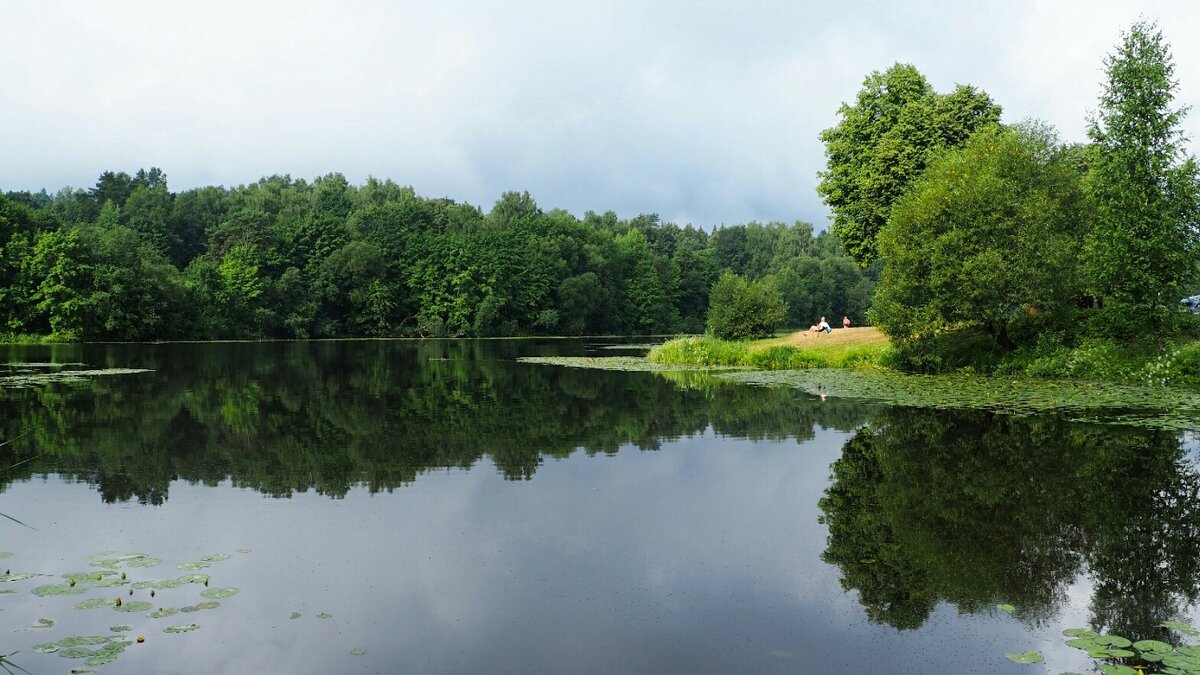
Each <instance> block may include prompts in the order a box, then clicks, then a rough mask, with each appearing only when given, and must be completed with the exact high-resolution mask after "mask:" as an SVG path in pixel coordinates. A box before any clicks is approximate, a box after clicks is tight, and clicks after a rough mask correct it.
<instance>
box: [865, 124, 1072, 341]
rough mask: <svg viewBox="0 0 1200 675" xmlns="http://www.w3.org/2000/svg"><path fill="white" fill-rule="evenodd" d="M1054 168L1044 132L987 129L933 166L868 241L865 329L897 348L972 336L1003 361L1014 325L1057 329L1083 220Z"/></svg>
mask: <svg viewBox="0 0 1200 675" xmlns="http://www.w3.org/2000/svg"><path fill="white" fill-rule="evenodd" d="M1059 157H1060V155H1059V154H1058V153H1057V152H1056V144H1055V139H1054V137H1053V135H1052V134H1051V133H1050V132H1049V131H1047V130H1046V129H1045V128H1042V127H1036V126H1025V127H1017V128H1006V127H998V126H992V127H989V128H987V129H984V130H981V131H979V132H978V133H977V134H975V135H974V136H972V137H971V139H970V140H969V141H968V142H967V144H966V146H965V147H963V148H962V149H959V150H952V151H948V152H946V153H945V154H943V155H942V156H940V157H939V158H938V159H937V160H935V161H934V162H933V163H932V164H931V165H930V167H929V169H928V171H927V172H926V173H925V175H924V176H923V177H922V178H921V179H920V180H919V181H917V183H915V184H914V185H913V188H912V190H911V191H910V192H909V193H908V194H906V195H905V196H904V197H903V198H902V199H900V200H899V201H898V202H897V203H896V205H895V207H894V209H893V211H892V218H891V220H890V221H889V223H888V225H887V226H886V227H885V228H884V229H883V231H882V232H881V233H880V236H879V249H880V252H881V255H882V256H883V259H884V261H885V263H884V270H883V276H882V278H881V279H880V285H879V288H878V290H877V292H876V296H875V304H874V305H873V307H872V310H871V311H872V313H871V316H872V318H873V320H874V321H875V322H876V323H877V324H878V325H879V326H880V327H881V328H882V329H883V330H884V331H885V332H886V333H888V335H889V336H891V337H892V338H893V339H895V340H898V341H900V342H904V341H911V340H914V339H918V338H921V337H925V336H929V335H933V334H936V333H937V332H939V331H944V330H947V329H949V328H953V327H961V326H974V327H979V328H980V329H982V330H983V331H985V332H986V333H988V334H989V335H991V336H992V338H993V339H995V341H996V343H997V344H999V345H1000V346H1001V347H1003V348H1005V349H1013V348H1014V347H1015V343H1014V341H1013V339H1012V337H1011V335H1010V325H1011V324H1012V323H1013V322H1014V320H1016V319H1017V318H1019V317H1020V316H1022V315H1025V314H1027V313H1037V314H1038V315H1039V316H1044V317H1050V318H1052V319H1053V320H1056V321H1058V322H1060V323H1068V322H1069V320H1070V319H1071V318H1072V316H1073V310H1074V306H1075V305H1074V300H1075V299H1076V297H1077V296H1078V295H1079V290H1080V288H1081V283H1080V281H1079V274H1078V263H1077V258H1078V242H1079V240H1080V239H1081V238H1082V236H1083V234H1084V232H1085V231H1086V228H1087V227H1088V225H1089V220H1088V209H1087V206H1086V203H1085V200H1084V196H1083V191H1082V188H1081V186H1080V184H1079V179H1078V174H1077V173H1076V172H1075V171H1074V169H1073V168H1072V167H1070V166H1069V165H1067V164H1066V163H1064V162H1062V161H1060V159H1059Z"/></svg>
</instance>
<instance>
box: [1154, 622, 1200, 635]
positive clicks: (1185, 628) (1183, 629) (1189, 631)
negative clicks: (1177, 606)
mask: <svg viewBox="0 0 1200 675" xmlns="http://www.w3.org/2000/svg"><path fill="white" fill-rule="evenodd" d="M1158 625H1160V626H1162V627H1163V628H1170V629H1171V630H1173V631H1178V632H1180V633H1183V634H1184V635H1190V636H1192V637H1197V636H1200V630H1196V629H1195V628H1193V627H1192V625H1191V624H1187V623H1184V622H1182V621H1164V622H1162V623H1160V624H1158Z"/></svg>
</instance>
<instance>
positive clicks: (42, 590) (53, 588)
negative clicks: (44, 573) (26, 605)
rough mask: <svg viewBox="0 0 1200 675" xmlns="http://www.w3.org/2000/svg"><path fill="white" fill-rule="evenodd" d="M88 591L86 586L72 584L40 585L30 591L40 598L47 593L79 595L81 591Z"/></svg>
mask: <svg viewBox="0 0 1200 675" xmlns="http://www.w3.org/2000/svg"><path fill="white" fill-rule="evenodd" d="M86 592H87V589H86V588H84V587H82V586H71V585H70V584H46V585H45V586H38V587H37V588H34V589H33V590H32V591H30V593H33V594H34V595H36V596H38V597H39V598H44V597H46V596H47V595H79V594H80V593H86Z"/></svg>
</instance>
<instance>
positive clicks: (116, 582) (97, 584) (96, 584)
mask: <svg viewBox="0 0 1200 675" xmlns="http://www.w3.org/2000/svg"><path fill="white" fill-rule="evenodd" d="M127 583H129V582H128V581H126V580H124V579H100V580H99V581H92V582H91V584H90V585H91V586H92V587H93V588H112V587H114V586H124V585H125V584H127Z"/></svg>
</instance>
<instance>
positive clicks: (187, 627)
mask: <svg viewBox="0 0 1200 675" xmlns="http://www.w3.org/2000/svg"><path fill="white" fill-rule="evenodd" d="M199 627H200V624H195V623H185V624H183V625H182V626H171V627H170V628H164V629H163V632H164V633H190V632H191V631H194V630H196V629H197V628H199Z"/></svg>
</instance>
